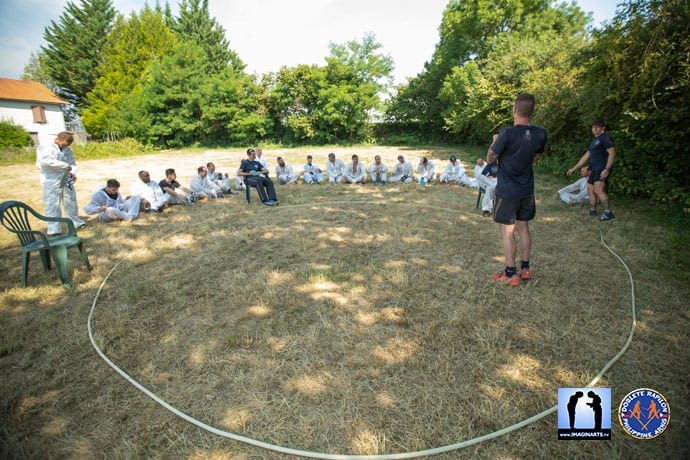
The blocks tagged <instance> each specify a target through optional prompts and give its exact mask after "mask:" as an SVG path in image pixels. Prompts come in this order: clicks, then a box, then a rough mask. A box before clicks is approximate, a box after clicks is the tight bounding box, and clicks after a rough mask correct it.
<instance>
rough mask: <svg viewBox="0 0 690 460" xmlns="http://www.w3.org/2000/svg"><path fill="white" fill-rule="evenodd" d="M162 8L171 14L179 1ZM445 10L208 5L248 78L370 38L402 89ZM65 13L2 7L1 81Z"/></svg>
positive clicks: (277, 2) (601, 10) (597, 17)
mask: <svg viewBox="0 0 690 460" xmlns="http://www.w3.org/2000/svg"><path fill="white" fill-rule="evenodd" d="M619 1H620V0H619ZM73 2H74V3H76V4H80V3H81V2H80V0H73ZM112 3H113V6H114V7H115V9H116V10H117V11H118V12H120V13H123V14H125V15H128V14H129V13H131V12H132V11H139V10H141V8H142V7H143V6H144V4H145V3H146V1H145V0H112ZM155 3H156V2H155V0H149V1H148V4H150V5H155ZM160 3H161V4H165V0H160ZM168 3H169V4H170V6H171V8H172V10H173V13H174V14H176V13H177V11H178V5H179V0H169V1H168ZM447 4H448V0H290V1H286V0H209V11H210V13H211V16H213V17H215V18H216V20H217V21H218V23H219V24H220V25H221V26H222V27H223V28H224V29H225V32H226V37H227V39H228V41H229V43H230V48H231V49H232V50H233V51H235V52H236V53H237V54H238V55H239V57H240V59H242V61H243V62H244V63H245V64H246V65H247V68H246V71H247V72H248V73H255V74H258V75H262V74H265V73H267V72H275V71H277V70H279V69H280V68H281V67H282V66H287V67H294V66H297V65H299V64H317V65H324V64H325V61H324V59H325V58H326V57H327V56H328V55H329V54H330V49H329V44H330V43H338V44H343V43H346V42H348V41H352V40H357V41H360V40H361V39H362V37H363V36H364V35H365V34H367V33H370V32H371V33H373V34H374V35H375V37H376V41H377V42H378V43H379V44H381V45H382V48H380V49H379V52H380V53H382V54H388V55H390V56H391V57H392V58H393V61H394V65H395V70H394V72H393V76H394V78H395V82H396V83H404V82H405V81H406V79H407V78H408V77H414V76H416V75H417V74H418V73H420V72H421V71H422V70H423V69H424V63H425V62H427V61H429V60H430V59H431V56H432V54H433V52H434V48H435V46H436V43H437V42H438V38H439V37H438V26H439V25H440V24H441V19H442V17H443V10H444V9H445V7H446V5H447ZM577 4H578V5H579V6H580V8H582V9H583V10H584V11H585V12H591V13H592V14H593V25H594V26H599V25H601V23H602V22H604V21H608V20H610V19H612V18H613V16H614V14H615V10H616V0H577ZM65 5H67V0H0V77H3V78H16V79H19V78H21V75H22V73H23V71H24V66H25V65H26V64H27V63H28V62H29V58H30V56H31V53H36V52H38V51H39V50H40V47H41V46H45V45H46V42H45V40H44V39H43V31H44V29H45V28H46V27H47V26H48V25H49V24H50V21H55V22H58V21H59V18H60V15H61V14H62V13H63V11H64V8H65Z"/></svg>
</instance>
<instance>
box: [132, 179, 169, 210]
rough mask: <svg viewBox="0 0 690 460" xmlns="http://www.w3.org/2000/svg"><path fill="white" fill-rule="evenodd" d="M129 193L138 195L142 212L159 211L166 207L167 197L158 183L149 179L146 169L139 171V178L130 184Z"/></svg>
mask: <svg viewBox="0 0 690 460" xmlns="http://www.w3.org/2000/svg"><path fill="white" fill-rule="evenodd" d="M129 194H130V195H131V196H138V197H139V199H140V206H141V210H142V211H144V212H161V211H162V210H163V209H165V208H167V207H168V197H167V196H166V195H165V193H164V192H163V190H162V189H161V187H160V185H158V184H157V183H156V182H155V181H152V180H151V175H150V174H149V172H148V171H143V170H142V171H139V180H138V181H136V182H135V183H134V185H132V188H131V189H130V192H129Z"/></svg>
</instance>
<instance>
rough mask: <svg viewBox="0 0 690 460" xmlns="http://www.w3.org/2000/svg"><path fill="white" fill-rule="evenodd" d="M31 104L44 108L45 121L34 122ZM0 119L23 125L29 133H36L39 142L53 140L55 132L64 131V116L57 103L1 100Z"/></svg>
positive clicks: (43, 142) (46, 142) (44, 142)
mask: <svg viewBox="0 0 690 460" xmlns="http://www.w3.org/2000/svg"><path fill="white" fill-rule="evenodd" d="M32 105H40V106H42V107H43V108H44V109H45V114H46V123H34V115H33V113H32V111H31V106H32ZM0 120H8V121H11V122H13V123H15V124H17V125H20V126H22V127H24V129H25V130H26V131H27V132H29V133H37V135H38V141H39V143H40V144H48V143H51V142H53V140H54V139H55V136H56V135H57V133H59V132H60V131H65V117H64V115H63V113H62V110H60V106H59V105H58V104H50V103H46V102H36V103H30V102H25V101H10V100H1V101H0Z"/></svg>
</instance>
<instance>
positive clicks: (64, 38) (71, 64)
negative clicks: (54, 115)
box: [41, 0, 115, 110]
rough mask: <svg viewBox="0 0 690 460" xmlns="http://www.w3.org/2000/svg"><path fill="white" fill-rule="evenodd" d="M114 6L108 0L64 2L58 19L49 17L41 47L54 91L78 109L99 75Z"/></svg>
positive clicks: (85, 104)
mask: <svg viewBox="0 0 690 460" xmlns="http://www.w3.org/2000/svg"><path fill="white" fill-rule="evenodd" d="M114 17H115V9H114V8H113V5H112V2H111V1H110V0H82V1H81V3H80V5H76V4H75V3H74V2H68V3H67V6H66V7H65V11H64V12H63V13H62V15H61V16H60V19H59V21H58V22H55V21H51V22H50V25H49V26H48V27H46V28H45V30H44V32H43V37H44V38H45V40H46V42H47V43H48V44H47V46H46V47H42V48H41V53H42V54H43V55H45V61H43V60H41V65H45V68H46V70H47V72H48V75H49V76H50V79H51V80H52V82H53V83H54V86H53V88H54V90H55V92H56V93H57V94H58V95H59V96H61V97H63V98H64V99H66V100H68V101H70V102H71V103H72V104H74V105H75V106H76V107H77V109H78V110H81V109H83V108H84V107H86V106H88V104H89V101H88V98H87V94H88V93H89V92H90V91H91V90H92V89H93V87H94V85H95V84H96V80H97V78H98V76H99V73H98V65H99V63H100V62H101V59H102V55H101V52H102V49H103V45H104V42H105V39H106V37H107V36H108V33H109V31H110V28H111V27H112V22H113V19H114Z"/></svg>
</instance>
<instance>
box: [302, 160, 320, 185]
mask: <svg viewBox="0 0 690 460" xmlns="http://www.w3.org/2000/svg"><path fill="white" fill-rule="evenodd" d="M312 161H314V159H313V157H312V156H311V155H307V164H305V165H304V166H303V167H302V174H303V176H302V179H303V180H304V183H305V184H320V183H321V182H323V172H322V171H321V168H319V167H318V166H316V165H315V164H313V163H312Z"/></svg>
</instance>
